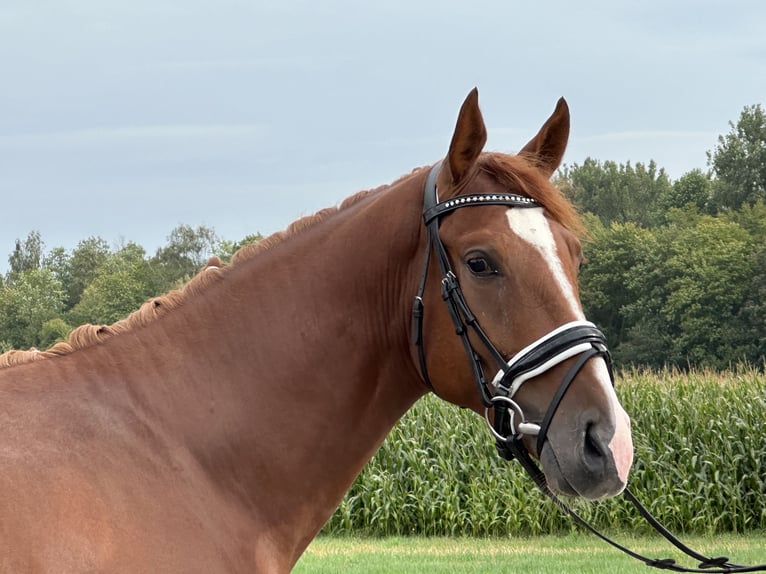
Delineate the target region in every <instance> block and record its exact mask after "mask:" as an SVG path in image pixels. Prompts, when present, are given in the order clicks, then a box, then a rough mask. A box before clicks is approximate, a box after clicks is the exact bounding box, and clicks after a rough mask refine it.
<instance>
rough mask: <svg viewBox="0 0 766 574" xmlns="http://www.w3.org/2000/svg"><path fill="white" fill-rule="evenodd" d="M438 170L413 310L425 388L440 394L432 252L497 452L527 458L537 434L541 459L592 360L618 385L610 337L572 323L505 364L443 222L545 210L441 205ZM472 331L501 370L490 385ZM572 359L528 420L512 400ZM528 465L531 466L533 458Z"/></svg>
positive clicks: (427, 207) (523, 205)
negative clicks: (427, 310)
mask: <svg viewBox="0 0 766 574" xmlns="http://www.w3.org/2000/svg"><path fill="white" fill-rule="evenodd" d="M440 167H441V162H439V163H437V164H436V165H434V166H433V167H432V168H431V171H430V172H429V174H428V177H427V179H426V183H425V187H424V207H423V222H424V224H425V226H426V229H427V233H428V247H427V249H426V256H425V263H424V265H423V273H422V275H421V279H420V285H419V287H418V293H417V295H416V296H415V300H414V304H413V310H412V317H413V330H412V331H413V343H414V344H415V345H416V346H417V349H418V359H419V362H420V371H421V374H422V376H423V379H424V380H425V381H426V384H428V385H429V387H430V388H431V389H433V390H434V392H437V391H436V389H435V388H434V386H433V384H432V382H431V379H430V377H429V375H428V367H427V365H426V358H425V349H424V344H423V343H424V342H423V312H424V305H423V293H424V292H425V285H426V279H427V276H428V268H429V263H430V258H431V252H432V251H433V252H434V253H435V254H436V259H437V262H438V264H439V270H440V272H441V278H442V279H441V294H442V299H443V300H444V302H445V303H446V304H447V310H448V311H449V315H450V318H451V319H452V323H453V325H454V327H455V332H456V333H457V335H458V336H459V337H460V340H461V342H462V343H463V348H464V349H465V352H466V355H467V356H468V360H469V363H470V365H471V370H472V371H473V377H474V381H475V382H476V387H477V389H478V391H479V395H480V396H481V400H482V403H483V404H484V407H485V414H486V415H487V422H488V423H489V416H488V415H489V410H490V409H493V410H494V423H492V424H490V429H491V431H492V434H493V435H494V436H495V439H496V444H497V449H498V452H499V454H500V455H501V456H502V457H503V458H505V459H508V460H511V459H513V458H529V453H528V451H527V449H526V448H525V447H524V445H523V444H522V436H523V435H533V436H534V435H536V436H537V445H536V447H537V455H538V456H539V455H540V453H541V452H542V449H543V446H544V444H545V440H546V437H547V433H548V428H549V426H550V424H551V421H552V420H553V416H554V414H555V413H556V410H557V409H558V407H559V404H560V403H561V400H562V399H563V398H564V395H565V394H566V392H567V389H569V386H570V384H571V383H572V381H573V380H574V378H575V377H576V375H577V373H578V372H579V371H580V369H582V368H583V366H584V365H585V363H586V362H587V361H588V360H589V359H591V358H593V357H599V356H600V357H603V358H604V359H605V361H606V364H607V367H608V370H609V377H610V380H612V382H613V384H614V379H613V377H612V368H611V358H610V355H609V350H608V349H607V346H606V339H605V338H604V335H603V334H602V333H601V331H599V330H598V329H597V328H596V326H595V325H593V324H592V323H589V322H587V321H573V322H571V323H567V324H565V325H562V326H560V327H559V328H557V329H554V330H553V331H551V332H550V333H548V334H546V335H544V336H543V337H541V338H539V339H538V340H537V341H534V342H533V343H531V344H530V345H528V346H527V347H525V348H524V349H522V350H521V351H520V352H519V353H517V354H516V355H514V356H513V357H512V358H511V359H510V360H507V359H506V358H505V357H504V356H503V354H502V353H501V352H500V351H498V349H497V347H496V346H495V345H494V344H493V343H492V341H491V340H490V338H489V337H488V336H487V334H486V332H485V331H484V329H482V328H481V325H479V321H478V320H477V318H476V316H475V315H474V314H473V313H472V312H471V309H470V307H469V306H468V303H467V302H466V299H465V297H464V296H463V291H462V289H461V288H460V283H459V282H458V279H457V276H456V275H455V273H454V271H453V269H452V264H451V263H450V260H449V257H448V256H447V250H446V248H445V247H444V244H443V243H442V241H441V238H440V237H439V224H440V221H441V218H442V217H444V216H445V215H447V214H449V213H451V212H453V211H455V210H457V209H461V208H464V207H475V206H482V205H505V206H507V207H512V208H520V209H527V208H533V207H542V206H541V205H540V204H539V203H538V202H537V201H535V200H534V199H531V198H529V197H525V196H521V195H516V194H512V193H500V194H478V195H459V196H456V197H454V198H452V199H449V200H446V201H442V202H439V200H438V195H437V190H436V178H437V176H438V173H439V169H440ZM469 330H470V331H472V332H473V333H474V334H475V335H476V336H477V337H478V339H479V341H481V343H482V345H483V346H484V347H485V348H486V350H487V351H488V353H489V355H490V356H491V357H492V358H493V359H494V360H495V362H496V363H497V367H498V371H497V374H496V375H495V376H494V378H493V379H492V382H491V383H490V382H488V381H487V377H486V375H485V373H484V367H483V365H482V362H481V358H480V356H479V354H478V353H477V352H476V350H475V349H474V348H473V345H472V343H471V340H470V338H469ZM573 357H577V360H576V361H575V363H574V364H573V365H572V367H570V369H569V371H568V372H567V373H566V375H565V376H564V378H563V380H562V382H561V384H560V385H559V388H558V390H557V391H556V393H555V394H554V396H553V399H552V400H551V403H550V405H549V407H548V410H547V412H546V413H545V416H544V417H543V420H542V422H541V423H540V424H535V423H531V422H528V421H527V420H526V418H525V416H524V412H523V410H522V409H521V407H520V406H519V404H518V403H517V402H516V401H514V400H513V397H514V395H515V394H516V392H517V391H518V390H519V388H520V387H521V385H522V384H523V383H524V382H525V381H527V380H529V379H531V378H533V377H536V376H538V375H540V374H542V373H544V372H546V371H548V370H549V369H551V368H553V367H555V366H556V365H558V364H560V363H562V362H563V361H565V360H567V359H570V358H573ZM437 394H438V392H437ZM517 419H518V420H517ZM529 462H532V461H531V459H530V460H529Z"/></svg>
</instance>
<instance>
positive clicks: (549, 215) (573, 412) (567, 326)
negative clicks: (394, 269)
mask: <svg viewBox="0 0 766 574" xmlns="http://www.w3.org/2000/svg"><path fill="white" fill-rule="evenodd" d="M568 135H569V110H568V107H567V104H566V102H565V101H564V100H563V99H561V100H559V102H558V104H557V106H556V109H555V111H554V112H553V114H552V115H551V117H550V118H549V119H548V120H547V121H546V122H545V124H544V125H543V126H542V128H541V129H540V131H539V132H538V133H537V135H536V136H535V137H534V138H532V140H531V141H530V142H529V143H527V145H526V146H524V148H523V149H522V150H521V152H520V153H519V154H518V155H515V156H512V155H506V154H499V153H487V152H483V148H484V144H485V141H486V128H485V125H484V121H483V119H482V115H481V112H480V110H479V106H478V95H477V92H476V90H474V91H473V92H471V94H469V96H468V98H467V99H466V101H465V102H464V104H463V106H462V108H461V110H460V113H459V117H458V120H457V125H456V128H455V131H454V135H453V137H452V142H451V144H450V147H449V151H448V154H447V157H446V158H445V160H444V161H443V162H442V163H441V164H437V166H435V167H434V168H433V170H432V173H431V175H430V176H429V182H427V183H426V190H425V195H426V199H425V207H424V214H425V215H424V219H425V222H426V228H427V230H428V233H427V236H428V239H427V240H426V241H427V244H428V246H427V250H429V254H430V255H429V258H430V259H431V260H433V259H436V260H437V261H438V263H439V265H438V266H437V265H435V264H431V265H430V266H429V263H428V259H429V258H427V260H426V266H425V270H424V273H423V279H422V282H421V292H422V296H420V295H419V297H417V298H416V312H415V315H416V318H418V317H419V315H420V314H422V316H423V318H422V324H419V325H418V328H419V329H421V331H422V332H421V333H420V335H419V336H416V341H417V342H418V343H419V347H418V349H419V354H420V356H419V359H420V364H421V372H422V374H423V377H424V379H425V380H426V382H427V383H428V384H429V385H430V386H431V387H432V388H433V390H434V391H435V392H436V393H437V394H438V395H439V396H441V397H442V398H444V399H446V400H448V401H450V402H453V403H455V404H458V405H461V406H464V407H468V408H471V409H473V410H475V411H477V412H479V413H482V414H486V415H487V417H488V420H489V421H490V422H491V424H493V432H494V434H495V435H496V437H497V438H498V442H499V444H500V448H501V452H502V448H504V445H514V444H515V445H517V447H518V448H522V449H524V450H525V451H526V452H525V453H524V454H527V453H529V454H531V455H532V456H534V457H537V458H539V460H540V462H541V464H542V468H543V472H544V474H545V477H546V480H547V482H548V484H549V486H550V487H551V488H552V489H553V490H554V491H557V492H559V493H562V494H569V495H579V496H583V497H586V498H599V497H604V496H612V495H615V494H617V493H619V492H621V491H622V490H623V489H624V488H625V485H626V481H627V475H628V471H629V469H630V466H631V463H632V456H633V447H632V441H631V433H630V420H629V418H628V416H627V414H626V413H625V411H624V410H623V408H622V406H621V405H620V403H619V401H618V399H617V396H616V394H615V391H614V389H613V380H612V374H611V365H610V363H609V354H608V350H607V348H606V344H605V341H604V340H603V335H601V333H600V332H599V331H598V330H597V329H596V328H595V326H594V325H592V324H590V323H588V322H587V321H586V320H585V316H584V314H583V310H582V305H581V303H580V299H579V295H578V289H577V275H578V270H579V267H580V264H581V262H582V251H581V246H580V241H579V238H578V231H579V224H578V222H579V219H578V217H577V214H576V213H575V211H574V208H573V207H572V206H571V204H570V203H569V202H568V201H567V200H566V199H565V198H564V197H563V196H562V195H561V193H560V192H559V191H558V190H557V189H555V187H554V186H553V185H552V184H551V183H550V181H549V179H550V177H551V175H552V174H553V173H554V171H555V170H556V169H557V168H558V166H559V165H560V163H561V160H562V157H563V154H564V150H565V148H566V144H567V139H568ZM429 185H430V186H432V187H433V188H434V189H432V190H429ZM429 192H430V193H432V194H433V197H431V198H430V199H429ZM440 299H443V300H444V301H445V302H446V306H445V305H444V304H442V303H441V302H440V301H439V300H440ZM419 305H421V306H422V309H421V310H418V309H417V307H418V306H419ZM418 321H420V319H418ZM418 321H416V323H417V322H418ZM456 332H457V333H458V335H459V336H457V337H456V336H455V333H456ZM466 357H468V360H466ZM522 445H523V446H522Z"/></svg>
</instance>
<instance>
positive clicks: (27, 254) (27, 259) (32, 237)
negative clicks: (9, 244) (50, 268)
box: [8, 231, 43, 282]
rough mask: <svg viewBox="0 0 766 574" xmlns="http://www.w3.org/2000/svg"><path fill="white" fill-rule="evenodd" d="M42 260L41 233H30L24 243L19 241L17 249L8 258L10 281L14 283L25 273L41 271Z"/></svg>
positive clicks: (17, 241)
mask: <svg viewBox="0 0 766 574" xmlns="http://www.w3.org/2000/svg"><path fill="white" fill-rule="evenodd" d="M42 258H43V242H42V239H41V237H40V232H39V231H30V232H29V235H27V238H26V239H25V240H24V241H23V242H22V241H21V240H20V239H17V240H16V247H15V248H14V250H13V253H11V254H10V256H9V257H8V264H9V265H10V269H9V271H8V281H9V282H13V281H14V280H15V279H16V278H17V277H18V276H19V275H21V274H22V273H24V272H25V271H31V270H32V269H39V268H40V263H41V262H42Z"/></svg>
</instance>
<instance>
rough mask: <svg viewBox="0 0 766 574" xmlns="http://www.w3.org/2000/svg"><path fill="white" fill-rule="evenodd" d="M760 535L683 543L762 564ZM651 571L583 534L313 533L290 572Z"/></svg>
mask: <svg viewBox="0 0 766 574" xmlns="http://www.w3.org/2000/svg"><path fill="white" fill-rule="evenodd" d="M764 534H765V533H751V534H749V535H748V536H738V535H732V534H725V535H719V536H715V537H710V536H707V537H702V536H692V537H688V538H685V539H684V542H685V543H686V544H688V545H689V546H690V547H692V548H694V549H695V550H698V551H700V552H702V553H709V554H711V555H715V556H719V555H721V554H724V555H727V556H729V558H730V559H731V561H732V562H736V563H739V564H749V565H753V564H762V563H766V542H765V541H764V538H765V537H764ZM618 538H619V539H620V540H619V541H620V542H622V543H625V544H626V545H627V546H628V547H630V548H631V549H633V550H636V551H638V552H641V553H642V554H645V555H647V556H653V557H658V558H665V557H673V558H676V559H678V560H679V562H680V563H682V564H684V565H686V566H692V567H696V564H694V563H693V562H691V561H688V560H683V561H682V560H681V557H680V556H679V555H678V554H677V553H674V552H672V551H671V550H670V549H669V548H668V545H667V544H666V543H665V542H664V541H662V540H660V539H658V538H657V537H650V536H642V537H635V536H631V535H630V534H628V535H622V536H618ZM651 571H652V570H648V569H647V566H645V565H644V564H643V563H641V562H638V561H636V560H634V559H632V558H630V557H628V556H625V555H623V554H621V553H620V552H618V551H617V550H615V549H614V548H612V547H611V546H608V545H607V544H605V543H603V542H601V541H600V540H598V539H596V538H594V537H593V536H589V535H586V534H569V535H565V536H534V537H524V538H467V537H458V538H449V537H434V538H424V537H387V538H353V537H345V536H339V537H336V536H321V537H319V538H317V539H316V540H315V541H314V542H313V543H312V544H311V546H309V548H308V550H307V551H306V553H305V554H304V555H303V557H302V558H301V559H300V561H299V562H298V564H297V565H296V567H295V569H294V570H293V572H294V573H295V574H330V573H332V574H335V573H338V572H343V573H344V574H355V573H359V574H361V573H365V574H393V573H397V574H417V573H428V574H434V573H435V574H440V573H441V574H447V573H449V574H463V573H469V572H470V573H479V572H480V573H482V574H493V573H500V572H504V573H506V572H524V574H538V573H539V574H549V573H551V572H578V573H584V574H616V573H620V574H623V573H625V574H631V573H633V572H635V573H639V572H640V573H642V574H646V573H647V572H651Z"/></svg>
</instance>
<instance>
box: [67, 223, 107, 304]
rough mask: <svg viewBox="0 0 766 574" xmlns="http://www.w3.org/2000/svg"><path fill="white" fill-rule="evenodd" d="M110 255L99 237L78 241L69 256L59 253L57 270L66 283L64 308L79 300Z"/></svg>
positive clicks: (105, 244)
mask: <svg viewBox="0 0 766 574" xmlns="http://www.w3.org/2000/svg"><path fill="white" fill-rule="evenodd" d="M109 256H110V249H109V245H108V244H107V242H106V241H105V240H104V239H102V238H100V237H88V238H87V239H84V240H82V241H80V242H79V243H78V244H77V247H75V248H74V250H73V251H72V254H71V256H68V257H67V256H66V254H62V255H60V256H59V257H58V258H57V260H58V261H60V262H59V263H58V264H57V271H58V273H59V274H60V276H61V278H62V282H63V283H64V285H66V292H67V299H66V308H67V309H72V308H73V307H74V306H75V305H77V304H78V303H79V302H80V298H81V297H82V294H83V292H84V291H85V288H86V287H87V286H88V285H90V283H91V281H93V279H94V278H95V277H96V273H97V272H98V270H99V269H100V268H101V266H102V265H104V263H106V261H107V259H109Z"/></svg>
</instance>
